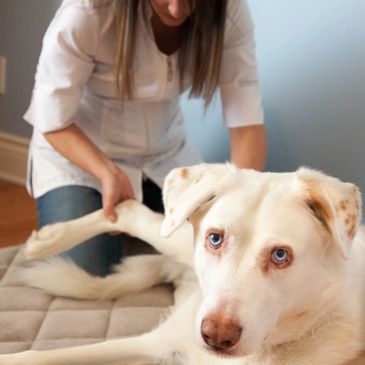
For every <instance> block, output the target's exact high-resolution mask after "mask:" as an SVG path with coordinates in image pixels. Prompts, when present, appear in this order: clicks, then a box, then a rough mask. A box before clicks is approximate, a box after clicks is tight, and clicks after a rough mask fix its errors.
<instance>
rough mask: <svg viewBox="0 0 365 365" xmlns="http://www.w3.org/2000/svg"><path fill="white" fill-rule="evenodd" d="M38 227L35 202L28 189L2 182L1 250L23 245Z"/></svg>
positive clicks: (0, 181) (0, 200) (0, 201)
mask: <svg viewBox="0 0 365 365" xmlns="http://www.w3.org/2000/svg"><path fill="white" fill-rule="evenodd" d="M36 227H37V212H36V207H35V202H34V200H33V199H32V198H31V197H30V196H29V195H28V193H27V191H26V189H25V188H24V187H21V186H17V185H14V184H11V183H8V182H6V181H2V180H0V248H1V247H7V246H12V245H17V244H19V243H23V242H24V241H25V240H26V239H27V238H28V236H29V235H30V233H31V232H32V230H33V229H35V228H36Z"/></svg>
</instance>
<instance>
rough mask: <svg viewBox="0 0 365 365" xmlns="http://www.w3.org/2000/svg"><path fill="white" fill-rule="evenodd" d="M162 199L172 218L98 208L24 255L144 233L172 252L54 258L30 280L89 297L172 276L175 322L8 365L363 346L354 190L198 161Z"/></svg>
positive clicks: (362, 261)
mask: <svg viewBox="0 0 365 365" xmlns="http://www.w3.org/2000/svg"><path fill="white" fill-rule="evenodd" d="M163 193H164V203H165V209H166V215H165V217H163V216H162V215H159V214H156V213H153V212H151V211H150V210H149V209H147V208H146V207H144V206H143V205H141V204H139V203H137V202H135V201H127V202H125V203H122V204H120V205H118V207H117V211H118V221H117V222H116V223H110V222H109V221H107V220H106V219H105V218H104V215H103V213H102V212H101V211H98V212H95V213H92V214H90V215H88V216H85V217H82V218H80V219H77V220H74V221H70V222H66V223H58V224H55V225H50V226H47V227H44V228H43V229H41V230H40V231H39V232H38V233H35V234H34V235H33V236H32V237H31V238H30V239H29V241H28V244H27V248H26V253H27V255H28V256H29V257H31V258H34V257H42V256H46V255H50V254H56V253H59V252H61V251H64V250H66V249H68V248H70V247H73V246H75V245H77V244H78V243H79V242H81V241H83V240H85V239H87V238H89V237H91V236H94V235H96V234H99V233H101V232H106V231H115V230H119V231H122V232H126V233H128V234H130V235H133V236H136V237H139V238H141V239H143V240H145V241H147V242H149V243H150V244H151V245H153V246H154V247H155V248H157V249H158V250H159V251H161V252H162V253H163V254H164V255H151V256H140V257H135V258H129V259H127V260H125V263H123V264H122V265H121V266H120V267H119V268H118V271H117V272H116V273H115V274H113V275H111V276H109V277H106V278H95V277H91V276H89V275H87V274H86V273H85V272H83V271H82V270H80V269H78V268H76V266H74V265H72V264H70V263H67V262H65V261H62V260H61V259H54V260H56V261H51V263H50V261H46V262H44V263H39V264H37V265H36V266H35V268H33V269H32V270H31V271H30V273H29V276H28V280H29V282H30V283H31V284H32V285H34V286H38V287H41V288H43V289H45V290H48V291H50V292H52V293H55V294H59V295H65V296H72V297H76V298H89V299H97V298H100V297H103V298H113V297H117V296H119V295H122V294H124V293H126V292H130V291H138V290H142V289H144V288H146V287H149V286H152V285H155V284H157V283H160V282H165V281H173V282H174V283H175V285H176V287H177V289H176V292H175V294H176V296H175V299H176V301H175V308H174V311H173V312H172V314H171V316H170V317H169V318H168V319H167V320H166V321H165V322H163V323H162V324H161V325H160V326H158V327H157V328H156V329H154V330H153V331H151V332H149V333H146V334H143V335H141V336H137V337H132V338H124V339H118V340H112V341H106V342H103V343H100V344H92V345H86V346H81V347H73V348H67V349H59V350H51V351H40V352H38V351H27V352H23V353H18V354H12V355H2V356H0V365H11V364H17V365H23V364H27V365H31V364H34V365H42V364H47V365H82V364H83V365H99V364H106V363H116V362H118V361H119V364H142V363H143V364H147V363H149V364H151V363H161V362H168V361H175V362H178V363H182V364H191V365H198V364H199V365H208V364H209V365H229V364H232V365H278V364H288V365H343V364H346V363H347V362H349V361H351V360H353V359H355V358H356V357H357V356H358V355H359V354H360V353H361V351H363V350H364V349H365V345H364V339H365V330H364V328H365V326H364V303H365V290H364V288H365V274H364V271H365V270H364V268H365V232H364V231H361V230H360V231H358V227H359V222H360V212H361V200H360V194H359V191H358V189H357V188H356V187H355V186H354V185H352V184H349V183H343V182H340V181H339V180H337V179H335V178H332V177H329V176H326V175H324V174H322V173H320V172H317V171H312V170H309V169H300V170H298V171H297V172H294V173H259V172H256V171H253V170H238V169H236V168H234V167H233V166H231V165H197V166H193V167H189V168H182V169H175V170H173V171H172V172H171V173H170V174H169V176H168V177H167V179H166V182H165V186H164V192H163ZM160 233H161V235H162V236H163V237H164V238H163V237H161V235H160ZM142 265H143V266H142ZM192 267H193V269H192ZM65 270H67V272H68V273H69V275H68V277H67V278H65V275H64V272H65ZM60 275H61V276H62V280H59V278H60ZM65 280H66V282H65ZM85 283H86V284H85Z"/></svg>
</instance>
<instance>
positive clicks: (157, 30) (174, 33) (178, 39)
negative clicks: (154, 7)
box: [151, 12, 186, 56]
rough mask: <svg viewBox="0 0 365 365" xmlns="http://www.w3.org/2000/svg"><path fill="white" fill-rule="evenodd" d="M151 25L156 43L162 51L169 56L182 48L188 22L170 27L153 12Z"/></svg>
mask: <svg viewBox="0 0 365 365" xmlns="http://www.w3.org/2000/svg"><path fill="white" fill-rule="evenodd" d="M151 25H152V30H153V34H154V38H155V42H156V45H157V47H158V49H159V50H160V51H161V52H162V53H165V54H166V55H168V56H169V55H171V54H173V53H175V52H176V51H177V50H178V49H179V48H180V46H181V43H182V41H183V37H184V30H185V28H186V23H183V24H182V25H180V26H178V27H170V26H167V25H165V24H164V23H163V22H162V21H161V20H160V18H159V17H158V15H157V14H156V13H155V12H153V14H152V17H151Z"/></svg>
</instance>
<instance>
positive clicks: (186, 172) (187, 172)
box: [180, 167, 189, 179]
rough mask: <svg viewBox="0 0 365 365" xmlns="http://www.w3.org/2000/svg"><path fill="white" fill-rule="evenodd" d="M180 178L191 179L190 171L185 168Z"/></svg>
mask: <svg viewBox="0 0 365 365" xmlns="http://www.w3.org/2000/svg"><path fill="white" fill-rule="evenodd" d="M180 176H181V178H182V179H187V178H188V177H189V169H187V168H186V167H184V168H183V169H182V170H181V172H180Z"/></svg>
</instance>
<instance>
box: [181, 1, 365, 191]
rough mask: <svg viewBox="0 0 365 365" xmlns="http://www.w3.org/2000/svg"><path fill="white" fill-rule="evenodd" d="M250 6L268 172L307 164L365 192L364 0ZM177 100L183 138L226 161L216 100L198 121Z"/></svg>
mask: <svg viewBox="0 0 365 365" xmlns="http://www.w3.org/2000/svg"><path fill="white" fill-rule="evenodd" d="M249 3H250V6H251V11H252V15H253V18H254V21H255V24H256V43H257V57H258V62H259V66H260V77H261V85H262V90H263V105H264V109H265V114H266V118H265V119H266V125H267V128H268V135H269V160H268V165H267V169H268V170H272V171H285V170H293V169H296V168H297V167H298V166H300V165H307V166H310V167H313V168H318V169H321V170H323V171H325V172H327V173H329V174H332V175H335V176H337V177H339V178H341V179H344V180H347V181H352V182H354V183H356V184H357V185H358V186H359V187H360V188H361V190H362V191H364V192H365V23H364V14H365V1H364V0H346V1H345V0H295V1H293V0H280V1H279V0H250V1H249ZM182 104H183V106H184V110H185V115H186V116H187V122H188V128H189V136H190V138H191V140H193V141H194V143H195V144H196V145H197V146H198V148H199V149H200V151H201V153H202V155H203V156H204V157H205V159H206V160H208V161H216V160H224V159H225V158H227V157H228V152H227V151H228V142H227V136H226V133H225V132H224V130H223V129H222V127H221V122H220V121H219V116H220V115H221V109H220V106H219V103H216V104H215V105H214V106H213V107H212V108H211V109H210V110H209V111H208V113H207V116H206V118H205V120H204V121H203V122H202V121H201V120H200V119H201V112H200V111H201V105H200V107H199V106H197V102H193V103H192V105H191V106H190V102H187V101H186V99H184V100H183V102H182ZM191 109H194V110H195V109H197V110H199V112H198V113H196V112H194V113H193V112H192V110H191ZM210 117H212V119H213V120H214V122H213V123H210V120H209V118H210ZM208 144H209V146H208Z"/></svg>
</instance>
